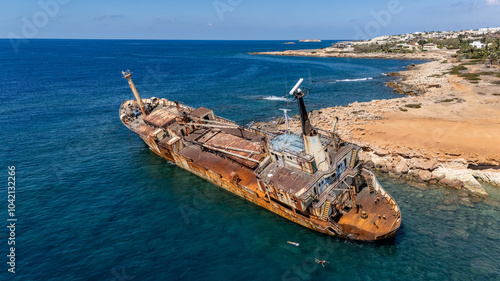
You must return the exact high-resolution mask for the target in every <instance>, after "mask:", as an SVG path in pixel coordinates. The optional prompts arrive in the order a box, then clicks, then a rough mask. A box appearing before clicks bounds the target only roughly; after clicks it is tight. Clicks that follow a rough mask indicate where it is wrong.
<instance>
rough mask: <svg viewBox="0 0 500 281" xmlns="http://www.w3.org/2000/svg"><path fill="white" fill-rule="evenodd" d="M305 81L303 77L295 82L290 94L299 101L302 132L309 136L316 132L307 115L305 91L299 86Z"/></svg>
mask: <svg viewBox="0 0 500 281" xmlns="http://www.w3.org/2000/svg"><path fill="white" fill-rule="evenodd" d="M302 82H304V79H303V78H300V79H299V82H297V84H295V86H294V87H293V88H292V90H291V91H290V95H293V96H294V97H295V98H296V99H297V100H298V101H299V110H300V121H301V123H302V134H303V135H304V136H308V135H310V134H315V132H314V130H313V127H312V126H311V121H310V120H309V117H308V116H307V110H306V106H305V105H304V100H303V99H302V98H303V97H304V92H303V91H302V90H301V89H300V88H299V87H300V84H302Z"/></svg>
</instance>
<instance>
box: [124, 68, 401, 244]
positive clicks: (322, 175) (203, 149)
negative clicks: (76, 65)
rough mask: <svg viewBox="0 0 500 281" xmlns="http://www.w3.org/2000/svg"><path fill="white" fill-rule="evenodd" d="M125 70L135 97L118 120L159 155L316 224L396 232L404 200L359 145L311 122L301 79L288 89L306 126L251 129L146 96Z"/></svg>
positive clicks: (374, 234)
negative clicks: (364, 158) (368, 163)
mask: <svg viewBox="0 0 500 281" xmlns="http://www.w3.org/2000/svg"><path fill="white" fill-rule="evenodd" d="M122 73H123V76H124V78H126V79H127V80H128V83H129V85H130V88H131V89H132V92H133V94H134V96H135V99H133V100H128V101H124V102H123V103H122V104H121V107H120V120H121V121H122V123H123V124H124V125H125V126H126V127H127V128H129V129H130V130H131V131H133V132H134V133H136V134H137V135H138V136H140V137H141V138H142V139H143V140H144V142H145V143H146V144H147V145H148V146H149V148H150V149H151V150H152V151H153V152H154V153H156V154H158V155H159V156H161V157H163V158H165V159H167V160H168V161H171V162H172V163H175V164H176V165H177V166H179V167H181V168H183V169H185V170H187V171H189V172H191V173H193V174H195V175H197V176H199V177H202V178H204V179H206V180H208V181H209V182H211V183H213V184H215V185H217V186H219V187H221V188H223V189H225V190H227V191H229V192H231V193H233V194H235V195H238V196H240V197H242V198H244V199H246V200H248V201H251V202H253V203H255V204H257V205H259V206H261V207H263V208H265V209H267V210H269V211H271V212H273V213H276V214H278V215H280V216H282V217H284V218H287V219H289V220H291V221H293V222H295V223H297V224H300V225H302V226H305V227H307V228H310V229H312V230H315V231H318V232H321V233H324V234H327V235H332V236H337V237H341V238H347V239H353V240H363V241H374V240H381V239H386V238H390V237H394V236H395V235H396V232H397V231H398V229H399V227H400V226H401V212H400V209H399V206H398V204H397V203H396V201H395V200H394V198H392V196H391V195H390V194H389V193H388V192H386V191H385V190H384V188H383V187H382V186H381V185H380V183H379V182H378V180H377V178H376V177H375V175H374V173H373V172H372V171H371V170H370V169H368V168H366V167H363V165H361V163H359V161H358V158H357V156H358V151H359V149H360V148H359V147H358V146H356V145H354V144H351V143H347V142H343V141H341V140H340V139H339V138H338V137H337V136H336V135H335V130H333V131H332V132H326V131H320V130H319V129H317V128H314V127H313V126H312V125H311V122H310V120H309V117H308V114H307V111H306V107H305V104H304V100H303V97H304V92H303V91H302V90H301V89H300V88H299V87H300V84H301V82H302V79H301V80H300V81H299V82H298V83H297V84H296V85H295V87H294V88H293V89H292V90H291V91H290V94H291V95H292V96H293V97H294V98H295V99H296V100H297V103H298V106H299V110H300V120H301V125H302V131H301V132H300V134H292V133H290V132H289V131H288V130H287V131H283V132H279V133H276V132H273V133H271V132H265V131H261V130H258V129H256V128H253V127H248V128H245V127H242V126H240V125H238V124H237V123H235V122H233V121H230V120H227V119H224V118H221V117H219V116H217V115H215V114H214V112H213V111H212V110H210V109H208V108H204V107H199V108H192V107H189V106H186V105H183V104H181V103H178V102H177V101H170V100H167V99H159V98H156V97H152V98H150V99H142V98H141V96H140V95H139V93H138V91H137V89H136V87H135V84H134V82H133V81H132V78H131V73H130V72H129V71H127V72H122ZM285 115H286V113H285ZM335 126H336V124H335Z"/></svg>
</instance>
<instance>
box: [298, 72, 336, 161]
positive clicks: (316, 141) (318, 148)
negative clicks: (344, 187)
mask: <svg viewBox="0 0 500 281" xmlns="http://www.w3.org/2000/svg"><path fill="white" fill-rule="evenodd" d="M303 81H304V79H302V78H300V80H299V82H297V84H295V86H294V87H293V89H292V90H291V91H290V95H293V96H294V97H295V98H296V99H297V100H298V102H299V110H300V121H301V122H302V135H303V137H304V147H305V151H306V153H307V154H309V155H312V156H313V157H314V161H315V162H316V167H317V168H318V170H320V171H327V170H328V169H329V168H330V159H329V156H328V154H327V153H325V150H324V149H323V145H322V144H321V140H320V138H319V135H318V132H317V131H316V130H315V129H314V128H313V127H312V125H311V121H310V120H309V117H308V116H307V110H306V106H305V104H304V100H303V97H304V92H302V90H301V89H300V88H299V87H300V84H302V82H303Z"/></svg>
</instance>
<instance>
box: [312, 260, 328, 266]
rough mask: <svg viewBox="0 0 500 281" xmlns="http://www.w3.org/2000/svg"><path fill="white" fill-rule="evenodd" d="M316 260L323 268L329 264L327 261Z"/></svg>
mask: <svg viewBox="0 0 500 281" xmlns="http://www.w3.org/2000/svg"><path fill="white" fill-rule="evenodd" d="M314 260H315V261H316V263H320V264H321V266H323V267H325V263H329V262H327V261H326V260H322V261H320V260H318V259H314Z"/></svg>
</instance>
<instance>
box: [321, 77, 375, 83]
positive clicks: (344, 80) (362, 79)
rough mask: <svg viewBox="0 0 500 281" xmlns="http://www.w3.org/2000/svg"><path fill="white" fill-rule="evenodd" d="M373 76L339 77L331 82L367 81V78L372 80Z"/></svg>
mask: <svg viewBox="0 0 500 281" xmlns="http://www.w3.org/2000/svg"><path fill="white" fill-rule="evenodd" d="M372 79H373V78H372V77H365V78H355V79H338V80H335V81H333V82H330V83H338V82H360V81H367V80H372Z"/></svg>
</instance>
